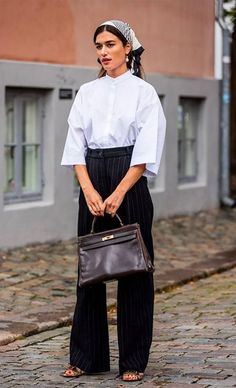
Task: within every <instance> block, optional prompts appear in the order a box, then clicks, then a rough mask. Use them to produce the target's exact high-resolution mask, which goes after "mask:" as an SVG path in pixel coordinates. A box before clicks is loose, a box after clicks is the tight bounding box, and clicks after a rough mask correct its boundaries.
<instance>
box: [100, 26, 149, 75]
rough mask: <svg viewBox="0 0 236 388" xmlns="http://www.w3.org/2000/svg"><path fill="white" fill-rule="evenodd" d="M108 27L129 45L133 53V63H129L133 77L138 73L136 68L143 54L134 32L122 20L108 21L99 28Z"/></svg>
mask: <svg viewBox="0 0 236 388" xmlns="http://www.w3.org/2000/svg"><path fill="white" fill-rule="evenodd" d="M104 25H109V26H113V27H115V28H116V29H117V30H118V31H120V33H121V34H122V35H123V36H124V37H125V39H126V40H127V41H128V42H129V43H130V44H131V46H132V52H133V61H132V63H131V71H132V73H133V74H134V75H136V74H137V73H138V66H139V65H140V64H141V55H142V53H143V52H144V48H143V47H142V45H141V43H140V42H139V41H138V39H137V37H136V35H135V33H134V30H132V28H131V27H130V25H129V24H128V23H126V22H123V21H122V20H108V21H106V22H104V23H102V24H101V26H104Z"/></svg>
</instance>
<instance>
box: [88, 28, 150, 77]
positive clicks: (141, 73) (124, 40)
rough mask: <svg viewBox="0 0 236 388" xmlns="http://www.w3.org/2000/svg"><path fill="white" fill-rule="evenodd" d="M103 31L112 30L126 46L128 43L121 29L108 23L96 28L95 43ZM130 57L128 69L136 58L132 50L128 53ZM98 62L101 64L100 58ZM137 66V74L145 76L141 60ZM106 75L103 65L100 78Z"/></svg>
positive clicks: (99, 74)
mask: <svg viewBox="0 0 236 388" xmlns="http://www.w3.org/2000/svg"><path fill="white" fill-rule="evenodd" d="M103 31H108V32H111V33H112V34H113V35H115V36H117V38H118V39H120V40H121V42H122V43H123V46H125V45H126V44H127V43H128V41H127V40H126V38H125V37H124V35H123V34H122V33H121V32H120V31H119V30H117V29H116V28H115V27H113V26H110V25H107V24H106V25H102V26H99V27H98V28H97V29H96V31H95V33H94V36H93V42H94V44H95V43H96V38H97V36H98V34H101V32H103ZM128 59H129V61H128V62H127V67H128V69H131V65H132V61H133V60H135V57H134V55H133V51H132V50H130V52H129V54H128ZM98 62H99V63H100V64H101V62H100V60H99V59H98ZM135 66H136V67H137V71H136V72H135V75H136V76H137V77H139V78H144V70H143V67H142V65H141V64H140V60H139V61H138V62H136V63H135ZM105 75H106V70H105V69H104V68H103V67H101V69H100V71H99V73H98V78H101V77H104V76H105Z"/></svg>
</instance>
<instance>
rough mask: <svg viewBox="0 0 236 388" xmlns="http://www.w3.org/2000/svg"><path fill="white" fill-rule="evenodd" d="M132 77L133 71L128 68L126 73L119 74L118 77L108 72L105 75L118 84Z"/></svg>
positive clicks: (109, 80) (108, 79) (107, 78)
mask: <svg viewBox="0 0 236 388" xmlns="http://www.w3.org/2000/svg"><path fill="white" fill-rule="evenodd" d="M130 77H132V73H131V71H130V70H127V71H126V72H125V73H123V74H121V75H118V77H110V76H109V75H108V74H106V75H105V78H106V80H107V81H108V82H111V83H112V84H118V83H120V82H123V81H125V80H127V79H128V78H130Z"/></svg>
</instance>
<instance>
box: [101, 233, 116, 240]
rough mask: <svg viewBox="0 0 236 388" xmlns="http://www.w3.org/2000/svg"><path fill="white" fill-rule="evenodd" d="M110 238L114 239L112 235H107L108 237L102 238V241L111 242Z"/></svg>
mask: <svg viewBox="0 0 236 388" xmlns="http://www.w3.org/2000/svg"><path fill="white" fill-rule="evenodd" d="M112 238H114V234H109V235H108V236H104V237H102V241H107V240H111V239H112Z"/></svg>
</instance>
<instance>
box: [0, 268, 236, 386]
mask: <svg viewBox="0 0 236 388" xmlns="http://www.w3.org/2000/svg"><path fill="white" fill-rule="evenodd" d="M235 278H236V268H234V269H232V270H229V271H226V272H224V273H221V274H215V275H213V276H211V277H209V278H207V279H201V280H199V281H197V282H192V283H189V284H186V285H184V286H181V287H177V288H175V289H172V290H170V291H167V292H163V293H161V294H157V295H156V299H155V317H154V337H153V344H152V348H151V354H150V360H149V364H148V367H147V369H146V374H145V378H144V380H143V381H142V382H139V383H123V382H122V381H121V380H120V379H119V378H118V376H117V373H118V369H117V365H118V350H117V341H116V325H114V324H113V325H110V327H109V329H110V344H111V372H108V373H104V374H100V375H90V376H83V377H81V378H79V379H69V380H66V379H64V378H63V377H61V376H60V373H61V372H62V371H63V370H64V368H65V367H66V365H67V360H68V343H69V333H70V328H69V327H64V328H59V329H55V330H52V331H47V332H44V333H41V334H37V335H35V336H31V337H28V338H26V339H24V340H18V341H15V342H14V343H11V344H8V345H6V346H2V347H1V348H0V362H1V370H0V384H1V387H3V388H8V387H17V388H19V387H22V388H23V387H34V386H37V387H42V388H47V387H54V388H57V387H73V388H74V387H79V386H81V387H82V386H85V387H87V388H92V387H104V388H105V387H106V388H110V387H115V388H119V387H126V386H135V387H136V386H140V385H142V386H143V387H146V388H157V387H159V388H161V387H169V388H185V387H186V388H187V387H189V386H190V384H194V386H195V387H196V388H200V387H202V388H203V387H205V388H207V387H219V388H229V387H236V330H235V327H236V325H235V324H236V282H235ZM114 318H115V317H114Z"/></svg>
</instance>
